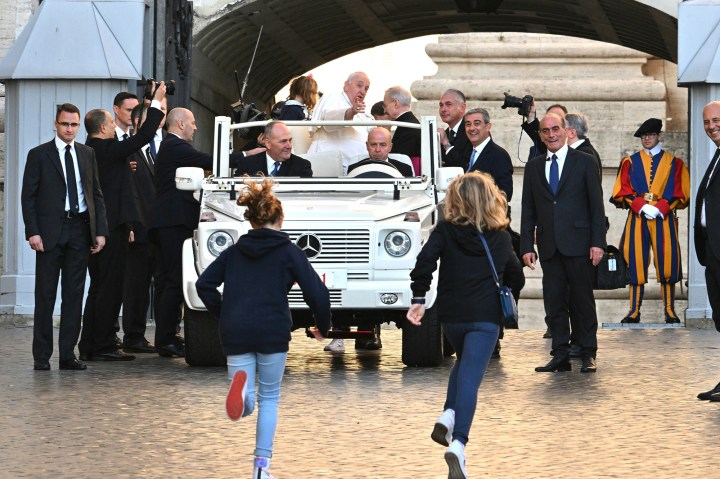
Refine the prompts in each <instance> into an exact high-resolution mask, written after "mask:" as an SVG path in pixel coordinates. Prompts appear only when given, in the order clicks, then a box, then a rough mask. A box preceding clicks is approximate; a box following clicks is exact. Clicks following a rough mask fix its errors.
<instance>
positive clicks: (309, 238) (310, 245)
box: [295, 233, 322, 259]
mask: <svg viewBox="0 0 720 479" xmlns="http://www.w3.org/2000/svg"><path fill="white" fill-rule="evenodd" d="M295 244H296V245H298V247H299V248H300V249H301V250H303V251H304V252H305V256H307V257H308V258H309V259H312V258H315V257H317V256H318V255H319V254H320V247H321V246H322V243H320V238H318V237H317V236H315V235H314V234H312V233H308V234H303V235H300V237H299V238H298V239H297V241H295Z"/></svg>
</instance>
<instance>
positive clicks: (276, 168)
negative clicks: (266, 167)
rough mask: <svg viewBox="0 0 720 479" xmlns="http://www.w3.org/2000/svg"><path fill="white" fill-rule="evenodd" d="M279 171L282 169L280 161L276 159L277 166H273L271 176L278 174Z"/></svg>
mask: <svg viewBox="0 0 720 479" xmlns="http://www.w3.org/2000/svg"><path fill="white" fill-rule="evenodd" d="M278 171H280V162H279V161H276V162H275V166H274V167H273V170H272V172H271V173H270V176H277V174H278Z"/></svg>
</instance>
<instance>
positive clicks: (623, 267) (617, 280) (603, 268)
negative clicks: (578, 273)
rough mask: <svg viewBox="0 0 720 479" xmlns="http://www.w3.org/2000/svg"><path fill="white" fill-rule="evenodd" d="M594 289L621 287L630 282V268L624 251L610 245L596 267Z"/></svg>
mask: <svg viewBox="0 0 720 479" xmlns="http://www.w3.org/2000/svg"><path fill="white" fill-rule="evenodd" d="M594 279H595V281H594V284H593V289H620V288H624V287H625V286H627V285H628V284H629V283H630V270H629V269H628V265H627V263H626V262H625V258H623V255H622V253H621V252H620V250H619V249H617V248H616V247H615V246H612V245H608V247H607V248H606V249H605V253H604V254H603V257H602V259H601V260H600V263H598V265H597V266H596V267H595V278H594Z"/></svg>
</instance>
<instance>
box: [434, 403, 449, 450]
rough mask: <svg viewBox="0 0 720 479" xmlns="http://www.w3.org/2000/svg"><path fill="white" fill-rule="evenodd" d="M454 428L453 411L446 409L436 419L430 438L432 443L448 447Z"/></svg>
mask: <svg viewBox="0 0 720 479" xmlns="http://www.w3.org/2000/svg"><path fill="white" fill-rule="evenodd" d="M454 428H455V410H454V409H446V410H445V411H443V413H442V414H441V415H440V417H439V418H438V420H437V422H436V423H435V427H434V428H433V432H432V434H430V437H431V438H432V440H433V441H435V442H436V443H438V444H441V445H443V446H445V447H448V446H449V445H450V443H451V442H452V434H453V429H454Z"/></svg>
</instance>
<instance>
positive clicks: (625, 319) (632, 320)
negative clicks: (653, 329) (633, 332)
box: [620, 313, 640, 324]
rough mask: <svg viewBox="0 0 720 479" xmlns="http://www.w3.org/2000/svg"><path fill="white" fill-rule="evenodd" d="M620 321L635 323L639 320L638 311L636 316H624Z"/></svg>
mask: <svg viewBox="0 0 720 479" xmlns="http://www.w3.org/2000/svg"><path fill="white" fill-rule="evenodd" d="M620 322H621V323H623V324H628V323H631V324H637V323H639V322H640V313H638V315H637V318H631V317H630V316H629V315H628V316H625V317H624V318H623V319H622V320H621V321H620Z"/></svg>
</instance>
